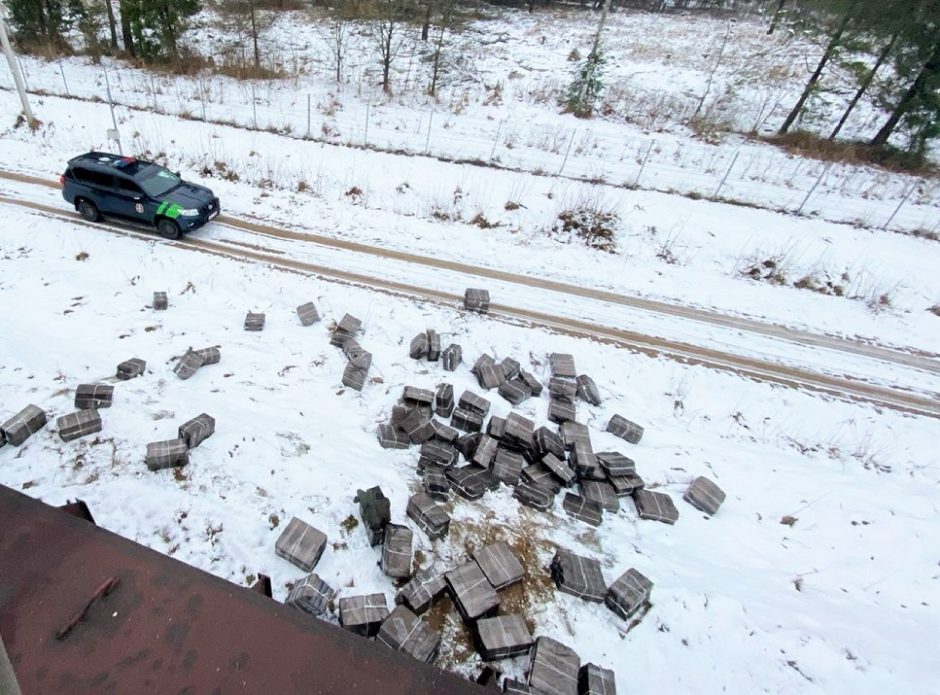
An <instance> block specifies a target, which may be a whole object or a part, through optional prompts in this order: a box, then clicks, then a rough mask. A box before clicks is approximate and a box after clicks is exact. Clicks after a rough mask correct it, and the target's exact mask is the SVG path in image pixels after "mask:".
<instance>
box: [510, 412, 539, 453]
mask: <svg viewBox="0 0 940 695" xmlns="http://www.w3.org/2000/svg"><path fill="white" fill-rule="evenodd" d="M503 442H504V443H505V444H506V445H508V446H511V447H513V448H516V449H519V450H520V451H531V450H532V449H533V447H534V445H535V423H534V422H532V421H531V420H529V419H528V418H524V417H522V416H521V415H520V414H519V413H509V415H508V416H507V417H506V426H505V427H504V428H503Z"/></svg>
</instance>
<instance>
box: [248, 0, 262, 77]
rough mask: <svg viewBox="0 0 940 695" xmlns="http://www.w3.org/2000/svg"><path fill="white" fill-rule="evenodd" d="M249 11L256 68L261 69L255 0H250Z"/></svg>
mask: <svg viewBox="0 0 940 695" xmlns="http://www.w3.org/2000/svg"><path fill="white" fill-rule="evenodd" d="M248 12H249V14H250V15H251V43H252V45H253V46H254V49H255V70H260V69H261V52H260V51H259V50H258V24H257V22H255V0H248Z"/></svg>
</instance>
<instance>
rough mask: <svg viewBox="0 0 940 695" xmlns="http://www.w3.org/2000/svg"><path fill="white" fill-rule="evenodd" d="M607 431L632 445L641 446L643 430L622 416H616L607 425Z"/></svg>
mask: <svg viewBox="0 0 940 695" xmlns="http://www.w3.org/2000/svg"><path fill="white" fill-rule="evenodd" d="M607 431H608V432H610V433H611V434H615V435H617V436H618V437H620V438H621V439H625V440H626V441H628V442H630V443H631V444H639V443H640V440H641V439H642V438H643V428H642V427H640V426H639V425H638V424H636V423H635V422H630V421H629V420H627V418H625V417H623V416H622V415H614V416H613V417H612V418H610V422H609V423H607Z"/></svg>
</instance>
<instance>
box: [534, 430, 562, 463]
mask: <svg viewBox="0 0 940 695" xmlns="http://www.w3.org/2000/svg"><path fill="white" fill-rule="evenodd" d="M533 439H534V441H535V452H536V454H537V455H538V456H539V457H540V458H541V457H543V456H545V454H554V455H555V456H557V457H558V458H560V459H563V458H565V443H564V441H563V440H562V438H561V436H560V435H559V434H558V433H557V432H552V431H551V430H550V429H548V428H547V427H544V426H543V427H539V428H538V429H537V430H535V434H534V436H533Z"/></svg>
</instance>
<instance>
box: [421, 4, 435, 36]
mask: <svg viewBox="0 0 940 695" xmlns="http://www.w3.org/2000/svg"><path fill="white" fill-rule="evenodd" d="M426 3H427V4H426V5H425V6H424V23H423V24H422V25H421V40H422V41H427V40H428V34H429V33H430V32H431V9H432V7H433V6H434V3H433V2H432V0H426Z"/></svg>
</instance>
